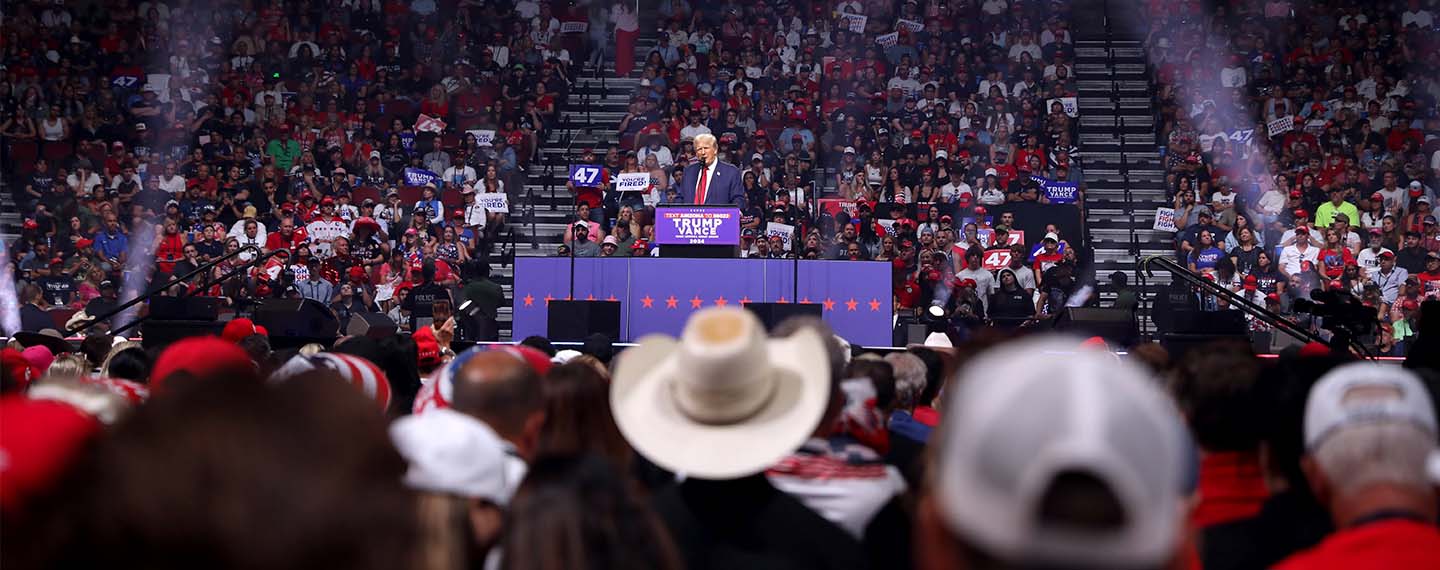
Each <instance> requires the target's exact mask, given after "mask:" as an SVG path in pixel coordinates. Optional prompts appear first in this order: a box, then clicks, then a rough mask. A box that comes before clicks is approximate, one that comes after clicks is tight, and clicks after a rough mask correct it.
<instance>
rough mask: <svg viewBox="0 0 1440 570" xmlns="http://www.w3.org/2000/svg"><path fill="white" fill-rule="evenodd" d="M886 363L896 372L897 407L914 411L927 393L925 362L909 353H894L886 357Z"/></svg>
mask: <svg viewBox="0 0 1440 570" xmlns="http://www.w3.org/2000/svg"><path fill="white" fill-rule="evenodd" d="M885 362H889V363H890V367H891V368H893V369H894V370H895V407H896V408H898V409H903V410H909V409H913V408H914V407H915V404H916V403H918V402H917V400H919V399H920V393H921V392H923V391H925V373H926V368H925V361H924V360H920V357H919V356H915V355H913V354H910V353H908V352H892V353H890V354H887V355H885Z"/></svg>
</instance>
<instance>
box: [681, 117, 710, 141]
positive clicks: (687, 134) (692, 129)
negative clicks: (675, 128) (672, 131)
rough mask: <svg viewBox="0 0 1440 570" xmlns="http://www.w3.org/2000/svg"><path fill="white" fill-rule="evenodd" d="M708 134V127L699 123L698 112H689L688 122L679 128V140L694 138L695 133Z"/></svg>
mask: <svg viewBox="0 0 1440 570" xmlns="http://www.w3.org/2000/svg"><path fill="white" fill-rule="evenodd" d="M708 134H710V127H707V126H705V125H703V124H701V123H700V113H691V114H690V124H688V125H685V127H684V128H681V129H680V140H682V141H690V140H695V135H708Z"/></svg>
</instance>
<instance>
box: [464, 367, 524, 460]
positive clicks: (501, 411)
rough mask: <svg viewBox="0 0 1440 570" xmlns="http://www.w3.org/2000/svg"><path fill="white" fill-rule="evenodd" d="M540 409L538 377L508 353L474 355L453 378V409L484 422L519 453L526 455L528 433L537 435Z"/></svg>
mask: <svg viewBox="0 0 1440 570" xmlns="http://www.w3.org/2000/svg"><path fill="white" fill-rule="evenodd" d="M543 406H544V394H543V393H542V392H541V388H540V378H539V376H537V375H536V374H535V371H534V370H533V369H531V368H530V366H529V365H527V364H526V363H525V361H524V360H521V359H520V358H518V357H517V356H515V355H513V354H510V353H506V352H498V351H497V352H485V353H481V354H477V355H475V356H474V357H472V358H470V360H469V361H468V362H466V363H465V366H464V367H463V368H461V369H460V373H459V374H457V375H456V377H455V398H454V404H453V406H452V407H453V408H454V409H455V410H456V411H458V412H462V413H465V414H468V415H470V416H474V417H475V418H478V419H479V420H480V421H482V422H485V424H486V425H489V426H490V429H493V430H495V433H497V434H499V435H500V437H503V438H505V439H506V440H509V441H510V442H511V443H513V444H515V445H516V446H517V447H519V448H521V453H525V452H526V447H527V446H526V443H527V440H528V436H527V434H528V432H529V431H531V430H532V429H535V430H537V431H538V428H539V423H540V421H543ZM532 424H534V425H532Z"/></svg>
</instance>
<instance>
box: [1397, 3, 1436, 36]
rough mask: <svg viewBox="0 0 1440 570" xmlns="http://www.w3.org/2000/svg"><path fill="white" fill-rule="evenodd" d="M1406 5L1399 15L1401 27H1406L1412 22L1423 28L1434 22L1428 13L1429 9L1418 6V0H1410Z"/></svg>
mask: <svg viewBox="0 0 1440 570" xmlns="http://www.w3.org/2000/svg"><path fill="white" fill-rule="evenodd" d="M1408 5H1409V6H1408V9H1407V10H1405V13H1404V14H1401V15H1400V27H1401V28H1408V27H1410V25H1411V24H1414V25H1416V26H1417V27H1419V28H1420V29H1422V30H1423V29H1428V28H1429V27H1430V26H1432V25H1434V24H1435V19H1434V17H1432V16H1431V15H1430V11H1429V10H1426V9H1424V8H1421V7H1420V0H1410V2H1409V3H1408Z"/></svg>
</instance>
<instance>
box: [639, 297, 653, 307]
mask: <svg viewBox="0 0 1440 570" xmlns="http://www.w3.org/2000/svg"><path fill="white" fill-rule="evenodd" d="M640 305H641V306H642V307H644V308H646V309H651V308H654V307H655V299H652V298H650V296H649V295H646V296H644V297H641V298H640Z"/></svg>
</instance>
